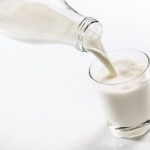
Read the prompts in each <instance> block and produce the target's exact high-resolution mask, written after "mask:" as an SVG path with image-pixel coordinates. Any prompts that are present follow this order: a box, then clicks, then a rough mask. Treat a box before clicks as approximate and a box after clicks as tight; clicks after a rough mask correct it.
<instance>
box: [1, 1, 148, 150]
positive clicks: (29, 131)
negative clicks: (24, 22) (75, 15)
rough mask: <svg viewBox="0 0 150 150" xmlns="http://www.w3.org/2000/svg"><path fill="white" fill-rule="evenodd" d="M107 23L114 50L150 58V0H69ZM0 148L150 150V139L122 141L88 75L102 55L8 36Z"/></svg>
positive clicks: (3, 46) (4, 39)
mask: <svg viewBox="0 0 150 150" xmlns="http://www.w3.org/2000/svg"><path fill="white" fill-rule="evenodd" d="M68 3H69V4H71V5H72V6H73V7H74V8H75V9H76V10H78V11H79V12H81V13H82V14H85V15H86V16H92V17H95V18H97V19H98V20H100V22H101V23H102V24H103V30H104V32H103V36H102V37H103V43H104V45H105V48H106V50H107V51H110V50H112V49H122V48H134V49H140V50H143V51H145V52H147V53H149V54H150V2H149V0H88V1H87V0H74V1H71V0H68ZM0 43H1V44H0V150H34V149H35V150H131V149H132V150H141V149H144V150H148V149H149V147H150V144H149V143H150V142H149V141H150V135H149V134H147V135H146V136H144V137H141V138H138V139H134V140H123V139H118V138H114V137H112V136H111V134H110V133H109V130H108V129H107V128H106V126H105V119H104V114H103V109H102V105H101V101H100V100H99V99H98V97H97V94H96V91H95V89H94V87H93V84H92V82H91V80H90V78H89V76H88V68H89V65H90V64H91V62H92V61H93V59H94V57H93V56H92V55H90V54H86V53H81V52H79V51H77V50H76V49H74V48H73V47H68V46H64V45H31V44H26V43H20V42H17V41H14V40H12V39H9V38H7V37H5V36H3V35H0Z"/></svg>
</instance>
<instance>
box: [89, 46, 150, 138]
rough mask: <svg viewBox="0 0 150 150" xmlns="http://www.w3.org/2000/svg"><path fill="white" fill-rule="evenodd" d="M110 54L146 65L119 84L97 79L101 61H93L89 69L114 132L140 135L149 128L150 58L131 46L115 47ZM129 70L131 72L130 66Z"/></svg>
mask: <svg viewBox="0 0 150 150" xmlns="http://www.w3.org/2000/svg"><path fill="white" fill-rule="evenodd" d="M108 56H109V58H110V59H111V61H112V62H114V61H117V60H131V61H133V62H137V64H140V65H142V66H143V67H142V70H141V72H140V73H139V74H137V75H136V76H134V77H133V78H131V79H129V80H125V81H119V82H116V83H106V82H104V81H101V80H100V79H99V78H98V74H100V73H101V71H102V69H104V66H103V65H102V64H101V63H100V61H98V60H96V61H94V63H92V65H91V66H90V69H89V75H90V77H91V79H92V80H93V82H94V85H95V86H96V89H97V93H98V95H99V97H100V100H101V101H102V104H103V106H102V107H103V108H104V111H105V113H104V114H105V117H106V121H107V125H108V127H109V128H110V130H111V132H112V134H113V135H115V136H117V137H125V138H132V137H137V136H140V135H142V134H144V133H146V132H147V131H148V130H149V128H150V126H149V122H150V121H149V118H150V117H149V115H150V96H149V92H150V88H149V81H150V80H149V76H150V74H149V64H150V59H149V57H148V55H147V54H146V53H144V52H142V51H139V50H131V49H124V50H116V51H113V52H111V53H109V55H108ZM137 67H138V66H137ZM126 69H127V70H128V71H130V70H129V69H131V68H126Z"/></svg>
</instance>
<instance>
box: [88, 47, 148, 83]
mask: <svg viewBox="0 0 150 150" xmlns="http://www.w3.org/2000/svg"><path fill="white" fill-rule="evenodd" d="M129 50H130V51H131V52H138V53H141V54H142V55H144V56H145V58H147V61H148V62H147V64H146V66H145V67H144V69H143V71H142V72H141V73H139V74H138V75H137V76H135V77H134V78H132V79H129V80H126V81H123V82H119V83H106V82H103V81H98V80H96V79H95V78H94V77H93V75H92V73H91V68H92V66H93V65H94V63H95V62H97V61H98V60H97V59H96V60H94V61H93V62H92V64H91V65H90V67H89V76H90V78H91V79H92V80H93V81H95V82H96V83H99V84H101V85H104V86H117V85H123V84H127V83H130V82H131V81H135V80H137V79H139V78H140V77H141V76H142V75H143V74H144V73H145V72H146V71H147V70H148V68H149V66H150V57H149V56H148V54H147V53H145V52H144V51H142V50H137V49H130V48H127V49H118V50H112V51H110V52H108V54H112V53H115V52H121V51H129Z"/></svg>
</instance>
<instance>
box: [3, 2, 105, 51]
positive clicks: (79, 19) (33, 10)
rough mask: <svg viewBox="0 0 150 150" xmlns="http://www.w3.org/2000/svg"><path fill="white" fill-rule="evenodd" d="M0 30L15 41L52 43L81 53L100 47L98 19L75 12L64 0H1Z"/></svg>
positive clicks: (100, 31) (100, 29) (100, 27)
mask: <svg viewBox="0 0 150 150" xmlns="http://www.w3.org/2000/svg"><path fill="white" fill-rule="evenodd" d="M0 31H1V32H3V33H4V34H6V35H8V36H10V37H12V38H15V39H17V40H23V41H28V42H38V43H39V42H41V43H45V42H48V43H54V42H56V43H61V44H67V45H71V46H74V47H76V48H77V49H78V50H80V51H83V52H87V51H89V50H90V47H93V46H94V47H95V48H98V49H101V50H102V49H103V48H102V44H101V42H100V37H101V33H102V26H101V24H100V23H99V21H97V20H96V19H94V18H91V17H85V16H83V15H81V14H79V13H78V12H77V11H75V10H74V9H73V8H72V7H71V6H70V5H69V4H68V3H67V2H66V1H65V0H1V1H0Z"/></svg>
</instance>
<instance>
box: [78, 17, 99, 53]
mask: <svg viewBox="0 0 150 150" xmlns="http://www.w3.org/2000/svg"><path fill="white" fill-rule="evenodd" d="M91 25H93V30H96V32H98V34H99V35H102V24H101V23H100V22H99V21H98V20H96V19H94V18H92V17H86V18H84V19H83V20H82V21H81V23H80V24H79V25H78V33H77V40H76V48H77V49H78V50H80V51H82V52H87V50H86V49H85V48H84V45H83V39H84V35H85V32H86V31H87V29H88V28H89V27H90V26H91Z"/></svg>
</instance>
